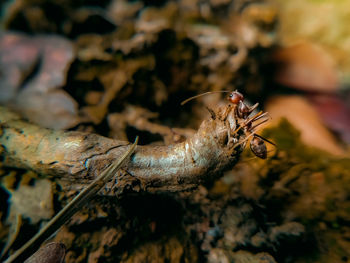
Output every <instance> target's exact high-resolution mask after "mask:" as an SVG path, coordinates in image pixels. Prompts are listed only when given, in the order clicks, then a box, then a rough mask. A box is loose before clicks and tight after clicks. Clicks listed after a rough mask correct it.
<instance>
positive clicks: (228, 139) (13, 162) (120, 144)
mask: <svg viewBox="0 0 350 263" xmlns="http://www.w3.org/2000/svg"><path fill="white" fill-rule="evenodd" d="M215 115H216V118H215V119H214V118H210V119H208V120H205V121H203V123H202V124H201V125H200V127H199V129H198V131H197V132H196V133H195V134H194V136H192V137H191V138H188V139H187V140H185V141H184V142H181V143H178V144H174V145H167V146H139V147H138V148H137V150H136V151H135V153H134V154H133V156H132V157H131V160H130V162H129V164H128V166H127V167H126V173H123V174H121V175H118V183H117V185H116V186H113V188H114V189H115V188H118V191H120V190H122V189H123V188H125V187H128V188H130V187H131V188H133V190H140V189H141V190H144V191H150V192H152V191H158V190H162V191H179V190H186V189H190V188H193V187H195V186H197V185H198V184H200V183H202V182H204V181H206V180H208V179H212V177H213V176H214V175H215V176H218V175H220V174H221V173H222V171H224V170H226V169H229V168H232V167H233V166H234V165H235V163H236V162H237V160H238V157H239V155H240V152H241V151H242V149H243V145H242V144H239V141H242V140H244V138H245V134H244V133H241V132H240V133H237V134H234V133H233V131H234V130H235V129H236V128H237V127H238V124H237V123H240V122H239V121H238V120H237V119H236V117H235V114H234V110H233V107H232V106H230V105H227V106H226V107H223V108H220V109H219V110H217V111H215ZM0 128H1V130H0V143H1V147H2V149H1V152H2V156H3V159H4V164H5V165H8V166H16V167H22V168H26V169H32V170H35V171H36V172H38V173H40V174H44V175H50V176H55V177H59V178H63V179H68V180H69V181H70V182H74V181H75V182H78V184H81V185H85V184H87V183H88V181H91V180H92V179H94V178H95V177H96V176H98V175H99V174H100V173H101V172H102V171H103V170H104V169H105V168H106V167H107V166H108V165H109V164H110V163H112V162H115V161H116V160H117V159H118V158H120V156H121V155H122V154H123V153H124V152H125V150H126V148H127V147H128V145H129V143H128V142H125V141H118V140H112V139H109V138H106V137H103V136H99V135H96V134H87V133H81V132H72V131H55V130H49V129H44V128H41V127H38V126H36V125H34V124H29V123H28V122H26V121H23V120H21V118H20V117H19V116H18V115H17V114H15V113H13V112H11V111H9V110H8V109H6V108H3V107H1V108H0ZM231 134H234V136H235V137H233V136H232V135H231ZM112 192H113V191H112Z"/></svg>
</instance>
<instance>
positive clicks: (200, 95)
mask: <svg viewBox="0 0 350 263" xmlns="http://www.w3.org/2000/svg"><path fill="white" fill-rule="evenodd" d="M229 92H232V91H228V90H219V91H208V92H205V93H202V94H199V95H196V96H193V97H191V98H188V99H186V100H184V101H183V102H181V106H183V105H184V104H186V103H187V102H189V101H190V100H193V99H197V98H199V97H202V96H205V95H209V94H212V93H229Z"/></svg>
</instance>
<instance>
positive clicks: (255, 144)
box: [181, 90, 276, 159]
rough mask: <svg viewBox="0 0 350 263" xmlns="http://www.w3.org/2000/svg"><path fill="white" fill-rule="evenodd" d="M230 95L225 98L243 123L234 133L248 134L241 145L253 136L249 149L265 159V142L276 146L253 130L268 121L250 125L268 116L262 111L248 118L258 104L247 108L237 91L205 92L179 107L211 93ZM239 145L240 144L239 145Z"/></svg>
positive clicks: (242, 97)
mask: <svg viewBox="0 0 350 263" xmlns="http://www.w3.org/2000/svg"><path fill="white" fill-rule="evenodd" d="M224 92H225V93H230V95H229V96H228V97H227V99H228V101H229V102H231V103H232V104H233V105H235V114H236V116H238V117H239V118H240V119H243V123H240V124H241V125H240V126H239V128H238V129H236V130H235V131H234V133H237V132H238V131H239V130H240V129H241V128H242V127H243V129H244V131H245V132H248V133H250V135H249V136H248V137H247V138H246V139H245V140H244V141H242V142H241V143H244V142H245V141H246V140H247V139H248V138H249V137H251V136H253V138H252V139H251V140H250V149H251V151H252V152H253V153H254V154H255V155H256V156H257V157H259V158H261V159H266V158H267V148H266V144H265V142H268V143H270V144H272V145H274V146H276V145H275V144H274V143H273V142H271V141H269V140H267V139H265V138H263V137H262V136H260V135H258V134H256V133H255V130H256V128H257V127H258V126H260V125H261V124H263V123H265V122H267V121H268V119H264V120H263V121H261V122H260V123H258V124H256V125H254V126H253V125H252V124H253V122H255V121H257V120H259V119H262V118H265V117H266V116H267V115H268V114H267V112H265V113H263V112H262V111H260V112H258V113H257V114H255V115H254V116H252V117H251V118H249V115H250V114H251V113H252V112H253V111H254V110H255V109H256V108H257V107H258V105H259V103H256V104H254V105H253V106H248V105H247V104H245V103H244V102H243V101H244V96H243V95H242V94H241V93H240V92H238V91H237V90H235V91H226V90H222V91H209V92H205V93H202V94H199V95H196V96H193V97H191V98H188V99H187V100H184V101H183V102H181V105H184V104H185V103H187V102H188V101H190V100H193V99H196V98H198V97H201V96H204V95H208V94H212V93H224ZM241 143H240V144H241Z"/></svg>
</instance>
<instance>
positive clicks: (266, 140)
mask: <svg viewBox="0 0 350 263" xmlns="http://www.w3.org/2000/svg"><path fill="white" fill-rule="evenodd" d="M255 136H257V137H259V138H260V139H262V140H264V141H265V142H268V143H269V144H271V145H273V146H275V147H277V145H276V144H275V143H273V142H271V141H270V140H268V139H266V138H264V137H262V136H260V135H259V134H255Z"/></svg>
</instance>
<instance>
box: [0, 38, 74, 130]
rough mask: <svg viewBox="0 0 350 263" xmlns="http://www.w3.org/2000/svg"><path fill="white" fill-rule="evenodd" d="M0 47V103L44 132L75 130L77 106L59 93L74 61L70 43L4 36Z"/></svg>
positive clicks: (60, 39) (68, 96)
mask: <svg viewBox="0 0 350 263" xmlns="http://www.w3.org/2000/svg"><path fill="white" fill-rule="evenodd" d="M0 47H1V49H0V70H1V72H2V74H1V75H0V84H1V85H0V98H1V99H0V102H1V103H4V104H7V105H10V106H12V107H14V108H15V109H16V110H17V111H19V112H21V113H22V115H23V116H25V117H26V118H28V119H29V120H31V121H33V122H35V123H37V124H39V125H41V126H44V127H47V128H53V129H67V128H71V127H73V126H75V125H76V124H77V123H78V122H79V119H78V117H77V114H78V110H77V109H78V105H77V103H76V102H75V101H74V100H73V98H72V97H70V95H69V94H68V93H66V92H65V91H63V90H58V88H60V87H62V86H63V85H64V84H65V81H66V73H67V70H68V67H69V65H70V63H71V61H72V59H73V57H74V53H73V46H72V44H71V43H70V41H68V40H67V39H64V38H62V37H59V36H53V35H51V36H39V37H29V36H26V35H22V34H16V33H4V34H2V35H1V36H0Z"/></svg>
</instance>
